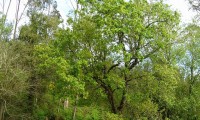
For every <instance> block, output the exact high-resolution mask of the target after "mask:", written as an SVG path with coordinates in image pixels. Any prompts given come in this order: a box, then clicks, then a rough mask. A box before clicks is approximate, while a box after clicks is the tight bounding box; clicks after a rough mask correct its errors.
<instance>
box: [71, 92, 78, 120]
mask: <svg viewBox="0 0 200 120" xmlns="http://www.w3.org/2000/svg"><path fill="white" fill-rule="evenodd" d="M77 102H78V95H76V100H75V104H74V111H73V117H72V120H76V109H77Z"/></svg>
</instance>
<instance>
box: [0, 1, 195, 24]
mask: <svg viewBox="0 0 200 120" xmlns="http://www.w3.org/2000/svg"><path fill="white" fill-rule="evenodd" d="M4 1H6V3H7V4H6V5H8V2H9V0H4ZM16 1H17V0H12V2H11V6H10V10H9V13H8V20H9V21H10V22H14V21H13V19H14V17H15V11H16ZM21 1H22V2H21V3H22V4H21V7H20V11H23V8H24V6H23V5H24V4H25V3H26V2H27V0H21ZM56 1H57V4H58V10H59V11H60V14H61V15H62V17H63V18H64V19H66V18H67V17H66V16H67V14H68V12H69V10H71V9H73V6H72V4H73V3H74V2H73V1H74V0H71V1H70V0H56ZM164 1H165V3H167V4H169V5H170V6H171V9H172V10H176V11H178V12H180V13H181V20H182V23H189V22H191V21H192V18H193V16H194V15H195V13H194V12H192V10H189V5H188V2H187V0H164ZM2 3H3V0H0V11H2ZM20 22H21V24H22V23H24V22H27V19H26V18H23V19H22V20H21V21H20Z"/></svg>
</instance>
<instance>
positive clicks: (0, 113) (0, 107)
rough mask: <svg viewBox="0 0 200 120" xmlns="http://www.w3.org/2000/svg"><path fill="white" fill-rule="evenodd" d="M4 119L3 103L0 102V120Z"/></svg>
mask: <svg viewBox="0 0 200 120" xmlns="http://www.w3.org/2000/svg"><path fill="white" fill-rule="evenodd" d="M3 119H4V103H3V101H1V103H0V120H3Z"/></svg>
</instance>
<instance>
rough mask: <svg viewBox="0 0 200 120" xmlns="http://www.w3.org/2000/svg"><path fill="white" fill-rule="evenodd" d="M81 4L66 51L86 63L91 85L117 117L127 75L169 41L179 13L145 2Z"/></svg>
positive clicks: (121, 104) (73, 22) (129, 75)
mask: <svg viewBox="0 0 200 120" xmlns="http://www.w3.org/2000/svg"><path fill="white" fill-rule="evenodd" d="M79 4H80V5H81V8H82V9H80V10H79V11H78V15H77V17H78V19H77V20H75V21H72V33H73V37H72V38H71V41H69V40H70V39H69V40H68V41H69V44H70V46H69V47H68V48H66V49H67V51H69V53H70V52H71V53H75V52H76V53H77V55H74V61H77V60H78V61H79V60H81V61H83V60H85V61H86V65H85V67H84V71H85V74H86V75H87V74H88V75H89V76H90V77H91V78H90V80H89V82H91V83H92V84H94V83H95V84H96V85H97V86H99V87H100V88H101V89H102V90H103V91H104V94H105V95H106V96H107V100H108V103H109V105H110V108H111V111H112V112H113V113H120V112H122V111H123V108H124V106H125V103H126V99H127V91H128V89H129V87H130V86H129V83H130V81H133V79H132V78H131V76H132V74H131V71H132V70H134V69H135V67H136V66H137V65H138V64H139V63H142V62H143V61H144V60H146V59H148V58H149V57H150V56H151V55H153V54H154V53H156V52H157V51H158V50H159V49H160V48H163V47H164V46H165V45H167V44H168V43H169V41H168V40H169V38H170V37H171V35H172V32H173V31H171V30H169V29H168V28H172V29H173V27H175V26H176V25H177V24H178V22H179V15H178V14H177V12H173V11H171V10H170V9H169V7H168V6H167V5H165V4H163V3H162V2H153V3H149V2H148V1H145V0H143V1H128V2H127V1H124V0H110V1H88V0H87V1H85V0H81V1H79ZM158 11H159V12H158ZM69 21H70V20H69ZM69 44H68V45H69ZM76 46H78V48H79V49H74V48H77V47H76ZM87 79H88V78H86V80H87Z"/></svg>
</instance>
